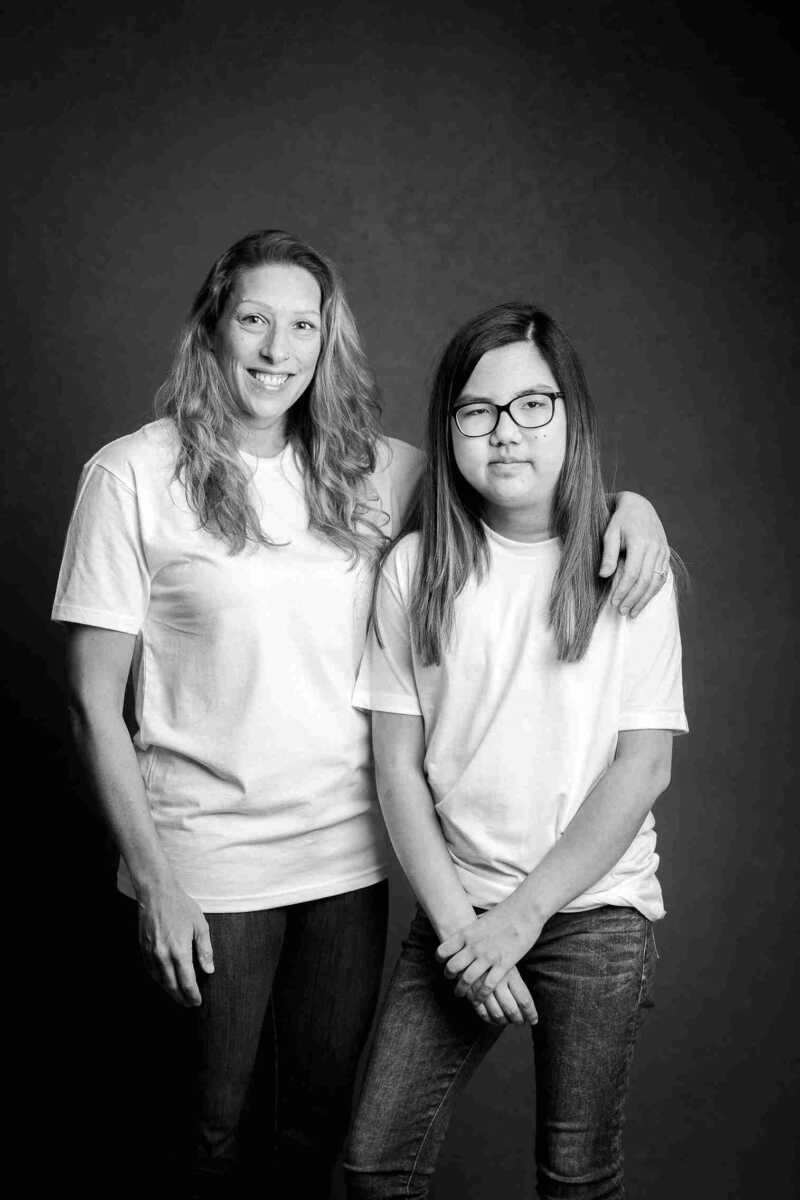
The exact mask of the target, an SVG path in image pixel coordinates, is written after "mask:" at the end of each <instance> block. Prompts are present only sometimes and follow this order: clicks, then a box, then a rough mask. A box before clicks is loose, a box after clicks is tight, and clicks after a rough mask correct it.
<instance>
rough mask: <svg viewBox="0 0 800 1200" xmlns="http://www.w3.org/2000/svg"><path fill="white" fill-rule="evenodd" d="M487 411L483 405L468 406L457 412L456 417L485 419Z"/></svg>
mask: <svg viewBox="0 0 800 1200" xmlns="http://www.w3.org/2000/svg"><path fill="white" fill-rule="evenodd" d="M488 411H489V410H488V408H487V407H486V405H485V404H468V405H467V406H466V407H465V408H460V409H459V410H458V415H459V416H460V417H485V416H486V414H487V413H488Z"/></svg>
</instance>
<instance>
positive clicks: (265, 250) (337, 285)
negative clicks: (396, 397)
mask: <svg viewBox="0 0 800 1200" xmlns="http://www.w3.org/2000/svg"><path fill="white" fill-rule="evenodd" d="M268 264H283V265H290V266H296V267H302V268H303V270H305V271H308V272H309V274H310V275H312V276H313V277H314V279H315V280H316V281H317V283H318V284H319V288H320V292H321V297H322V304H321V334H322V337H321V341H322V345H321V349H320V354H319V358H318V360H317V366H316V369H315V372H314V377H313V379H312V381H311V383H310V385H309V387H308V388H307V389H306V391H305V393H304V394H303V395H302V396H301V397H300V398H299V399H298V400H297V401H296V402H295V403H294V404H293V405H292V407H291V408H290V409H289V411H288V414H287V432H288V437H289V440H290V441H291V442H292V444H293V446H294V449H295V451H296V453H297V455H298V458H299V460H300V465H301V468H302V471H303V477H304V481H305V494H306V501H307V504H308V510H309V520H310V525H311V527H312V528H314V529H316V530H318V531H319V532H320V533H322V534H323V535H324V536H326V537H327V538H329V540H330V541H332V542H334V543H335V544H336V545H338V546H341V547H342V548H343V549H345V550H347V551H349V552H350V553H351V555H353V557H357V556H358V555H360V554H375V553H377V550H378V549H379V548H380V546H382V545H383V542H384V540H385V539H384V537H383V534H382V533H381V531H380V527H379V526H380V524H381V523H382V522H381V520H380V516H379V514H378V513H376V511H375V510H374V508H371V507H370V505H371V503H374V502H375V500H376V499H377V496H372V495H370V494H368V492H367V487H366V480H367V476H368V475H369V474H370V472H372V471H374V469H375V463H376V454H377V443H378V439H379V436H380V432H379V426H378V417H379V414H380V406H379V403H378V393H377V388H376V386H375V382H374V379H373V377H372V373H371V372H370V369H369V366H368V365H367V360H366V356H365V355H364V351H363V349H362V347H361V343H360V340H359V337H358V331H357V329H356V325H355V321H354V320H353V316H352V313H351V312H350V309H349V307H348V305H347V301H346V300H345V296H344V290H343V288H342V284H341V281H340V279H339V276H338V273H337V271H336V268H335V267H334V266H333V264H332V263H331V262H330V261H329V260H328V259H326V258H323V256H322V255H321V254H318V253H317V251H316V250H313V249H312V248H311V246H309V245H307V244H306V243H305V242H302V241H300V239H299V238H296V237H293V236H292V235H291V234H289V233H285V232H284V231H283V230H280V229H262V230H258V231H257V232H255V233H251V234H248V235H247V236H246V237H243V238H241V239H240V241H238V242H236V243H235V244H234V245H233V246H231V247H230V249H228V250H226V251H225V253H224V254H222V255H221V256H220V257H219V258H218V259H217V261H216V262H215V263H214V265H213V266H212V268H211V270H210V271H209V273H208V275H207V276H206V279H205V281H204V282H203V285H202V287H201V288H200V290H199V292H198V293H197V296H196V297H195V300H194V303H193V304H192V307H191V310H190V312H189V315H188V317H187V318H186V321H185V323H184V327H183V330H182V332H181V335H180V339H179V342H178V347H177V351H176V354H175V358H174V360H173V363H172V367H171V369H170V372H169V374H168V376H167V378H166V380H165V381H164V383H163V384H162V385H161V387H160V388H159V390H158V392H157V394H156V412H157V414H158V415H159V416H166V417H171V418H172V420H173V421H174V423H175V427H176V429H177V432H178V436H179V438H180V450H179V454H178V463H177V468H176V475H177V477H178V478H180V479H181V481H182V482H183V485H184V487H185V489H186V495H187V499H188V501H189V503H190V505H191V507H192V508H193V509H194V511H195V512H196V513H197V516H198V518H199V520H200V523H201V525H202V526H203V527H204V528H207V529H209V530H210V531H211V532H213V533H215V534H217V535H218V536H219V537H221V538H223V539H224V540H225V541H227V542H228V544H229V547H230V550H231V552H233V553H238V552H239V551H241V550H242V549H243V548H244V547H245V545H246V544H260V545H273V544H274V543H272V542H271V541H270V539H269V538H268V537H267V535H266V534H265V533H264V532H263V530H262V528H261V522H260V520H259V517H258V514H257V512H256V510H255V508H254V507H253V504H252V501H251V499H250V486H249V485H250V473H249V472H248V470H247V468H246V466H245V464H244V463H243V461H242V459H241V457H240V455H239V453H238V444H239V433H240V424H239V420H238V418H237V415H236V405H235V403H234V400H233V396H232V395H231V390H230V386H229V384H228V381H227V378H226V376H225V372H224V370H223V368H222V365H221V364H220V362H219V359H218V357H217V352H216V341H217V327H218V325H219V322H220V320H221V318H222V317H223V315H224V313H225V309H226V306H227V304H228V302H229V300H230V297H231V294H232V292H233V290H234V287H235V285H236V282H237V279H238V276H239V274H240V273H241V272H242V271H245V270H249V269H251V268H254V267H261V266H265V265H268ZM383 523H385V522H383Z"/></svg>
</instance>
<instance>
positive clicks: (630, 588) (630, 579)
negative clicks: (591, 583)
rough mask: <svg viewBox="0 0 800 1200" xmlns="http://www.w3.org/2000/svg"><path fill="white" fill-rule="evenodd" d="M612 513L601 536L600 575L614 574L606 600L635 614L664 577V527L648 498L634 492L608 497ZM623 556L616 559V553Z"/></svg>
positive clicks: (666, 560) (666, 557)
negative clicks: (612, 508)
mask: <svg viewBox="0 0 800 1200" xmlns="http://www.w3.org/2000/svg"><path fill="white" fill-rule="evenodd" d="M610 499H611V502H612V503H613V506H614V512H613V515H612V517H611V520H610V521H609V523H608V526H607V527H606V531H605V534H604V535H603V561H602V563H601V564H600V575H602V576H603V578H606V577H608V576H610V575H614V576H615V577H614V583H613V586H612V589H611V596H610V602H611V604H613V605H614V607H615V608H618V609H619V611H620V612H621V613H626V612H629V613H630V615H631V616H632V617H635V616H637V615H638V614H639V613H640V612H641V611H642V609H643V608H644V607H645V606H646V605H647V604H649V603H650V601H651V600H652V599H653V596H655V595H656V593H657V592H658V591H659V589H660V588H661V586H662V584H663V583H664V580H665V579H666V577H667V568H668V566H669V545H668V543H667V535H666V534H665V532H664V526H663V525H662V524H661V521H660V520H659V518H658V513H657V512H656V510H655V509H654V508H653V506H652V504H651V503H650V501H649V500H646V499H645V498H644V496H638V495H637V494H636V493H635V492H618V493H617V495H616V496H615V497H611V498H610ZM622 551H624V554H625V557H624V559H623V560H622V561H620V553H621V552H622Z"/></svg>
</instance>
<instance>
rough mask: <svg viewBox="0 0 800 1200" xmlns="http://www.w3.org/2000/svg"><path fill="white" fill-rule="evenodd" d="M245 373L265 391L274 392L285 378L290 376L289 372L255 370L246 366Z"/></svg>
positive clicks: (283, 382)
mask: <svg viewBox="0 0 800 1200" xmlns="http://www.w3.org/2000/svg"><path fill="white" fill-rule="evenodd" d="M247 374H248V375H249V376H250V378H251V379H252V380H254V381H255V383H256V384H257V385H258V387H260V388H263V389H264V391H266V392H276V391H278V389H279V388H282V387H283V385H284V384H285V383H286V380H287V379H289V378H290V373H289V372H286V371H281V372H280V373H279V372H277V371H256V370H255V369H254V368H252V367H248V368H247Z"/></svg>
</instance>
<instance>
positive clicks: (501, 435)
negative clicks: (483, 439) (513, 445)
mask: <svg viewBox="0 0 800 1200" xmlns="http://www.w3.org/2000/svg"><path fill="white" fill-rule="evenodd" d="M519 439H520V432H519V425H517V424H515V422H514V421H513V420H512V419H511V416H510V415H509V414H508V413H507V412H502V413H500V420H499V421H498V422H497V428H496V429H495V431H494V433H493V434H492V441H493V442H494V443H495V444H497V445H502V444H503V443H504V442H518V441H519Z"/></svg>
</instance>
